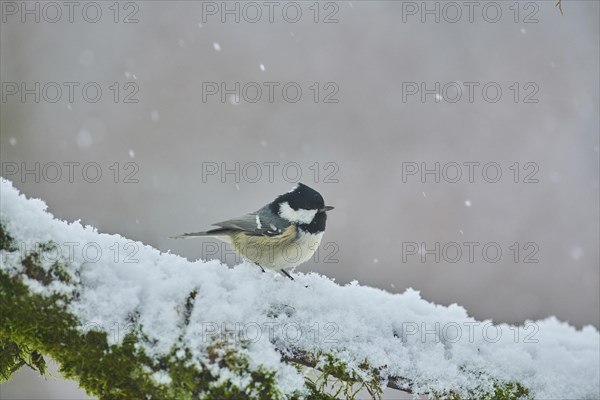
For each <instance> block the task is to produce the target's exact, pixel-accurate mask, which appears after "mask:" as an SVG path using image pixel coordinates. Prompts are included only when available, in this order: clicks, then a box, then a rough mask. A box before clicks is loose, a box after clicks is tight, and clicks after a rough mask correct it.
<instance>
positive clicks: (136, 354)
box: [0, 224, 528, 400]
mask: <svg viewBox="0 0 600 400" xmlns="http://www.w3.org/2000/svg"><path fill="white" fill-rule="evenodd" d="M47 246H52V244H51V243H48V244H47ZM0 250H2V251H3V252H4V255H6V254H8V253H15V254H16V252H17V251H18V249H17V246H15V243H14V242H13V240H12V239H11V237H10V233H9V232H6V230H5V227H4V225H3V224H0ZM11 260H19V261H18V262H19V263H20V265H19V266H11V267H18V268H14V269H13V270H16V271H20V272H19V273H17V274H15V275H12V276H11V275H9V274H7V273H6V272H5V269H3V270H1V271H0V305H1V306H2V309H1V314H0V321H1V324H0V379H1V380H2V381H5V380H8V379H10V377H11V376H12V374H13V373H14V372H15V371H17V370H18V369H19V368H21V367H23V366H25V365H27V366H29V367H31V368H33V369H35V370H37V371H39V372H40V373H42V374H43V373H45V362H44V358H43V356H49V357H52V358H53V359H55V360H56V361H58V362H59V364H60V371H61V373H62V374H63V375H64V376H65V377H68V378H73V379H75V380H77V381H78V382H79V384H80V386H81V387H82V388H84V389H85V390H86V392H87V393H88V394H90V395H94V396H98V397H100V398H103V399H123V398H128V399H131V398H135V399H144V398H146V399H150V398H153V399H157V398H160V399H183V398H194V397H199V398H210V399H246V398H248V399H249V398H261V399H280V398H282V397H284V395H283V393H281V391H280V390H279V389H278V386H277V382H276V376H275V373H274V372H273V371H268V370H265V369H263V368H258V369H254V370H252V369H251V368H250V363H249V360H248V359H246V358H245V357H244V356H242V355H240V352H239V349H238V348H236V347H234V346H232V345H230V344H228V343H226V342H222V341H215V342H214V343H213V344H212V345H211V346H209V347H208V356H207V358H206V360H205V363H200V364H198V363H197V360H196V362H195V363H194V362H192V360H191V355H190V352H189V349H187V348H186V345H185V343H183V342H182V341H180V344H179V345H178V348H174V349H172V351H171V352H170V354H167V355H165V356H163V357H161V358H160V359H159V360H156V359H151V358H150V357H148V356H147V355H145V354H144V352H143V350H141V348H142V347H141V346H137V345H136V344H137V343H138V342H139V341H141V340H144V336H143V332H142V331H143V329H142V327H140V326H136V322H135V321H133V325H134V329H132V330H131V331H130V332H129V333H128V334H127V335H126V337H125V338H124V340H123V341H122V343H120V344H110V343H109V341H108V338H107V333H106V332H104V331H97V330H87V331H85V330H81V329H79V328H78V327H80V325H81V324H80V321H78V320H77V318H76V317H75V316H74V315H72V314H71V313H69V311H68V304H69V302H71V301H73V298H76V296H77V294H76V291H75V294H74V295H73V296H71V297H70V296H68V295H59V294H54V295H50V296H42V295H39V294H35V293H32V292H31V291H30V290H29V288H28V286H27V285H26V284H25V283H24V281H23V280H24V279H32V280H35V281H37V282H39V284H41V285H44V286H47V285H49V284H51V283H52V282H54V281H60V282H62V283H64V284H67V285H72V286H73V287H75V288H76V287H77V283H76V280H75V279H74V277H72V276H70V275H69V273H68V272H67V271H68V269H67V268H66V266H65V265H61V264H60V263H59V262H55V263H54V264H52V265H51V266H50V267H44V266H43V265H42V263H41V262H40V256H39V254H37V253H29V254H27V255H26V256H23V257H21V258H19V257H12V258H11ZM2 262H7V261H6V260H5V257H3V260H2ZM11 262H14V261H11ZM196 295H197V292H196V291H193V292H191V293H190V295H189V296H188V298H187V301H186V303H185V304H184V305H183V307H182V314H183V315H182V321H183V323H185V324H188V323H189V316H190V313H191V310H192V308H193V307H194V300H195V297H196ZM238 346H239V344H238ZM242 346H243V344H242ZM285 360H286V361H287V362H290V363H295V364H302V365H304V366H311V367H316V368H318V369H319V370H320V371H322V374H321V375H319V377H318V378H317V379H310V378H308V377H307V378H306V392H304V393H295V394H292V395H291V396H289V397H292V398H301V397H304V398H310V399H331V398H338V397H340V396H343V397H344V398H353V397H354V396H356V394H357V393H358V390H361V389H362V390H365V391H367V392H368V393H369V394H370V395H371V396H372V397H373V398H379V397H380V396H381V393H382V384H383V382H386V381H387V380H388V377H382V376H380V375H379V371H378V370H377V369H375V368H372V367H371V366H370V365H369V362H368V360H365V361H364V362H363V363H361V364H360V365H359V366H358V367H355V368H351V367H349V366H348V365H345V364H344V363H343V362H341V361H340V360H339V359H337V358H336V357H335V356H334V355H332V354H328V353H322V352H319V353H317V354H312V355H311V354H303V355H300V356H299V358H295V359H294V358H288V359H285ZM215 366H218V367H219V368H222V369H227V370H228V372H229V373H230V374H231V375H230V376H234V377H235V376H239V377H242V376H244V377H247V376H250V377H251V383H250V384H249V385H248V386H246V387H245V388H244V390H241V389H240V388H239V387H238V386H236V385H235V384H234V383H233V382H232V381H233V380H232V379H225V380H223V379H220V377H219V376H216V375H215V374H214V373H213V372H211V371H214V368H209V367H215ZM156 373H161V374H163V375H164V374H166V375H167V376H168V379H160V381H159V380H157V379H156V378H155V376H156V375H155V374H156ZM391 386H393V385H392V384H391ZM430 396H431V397H434V398H448V399H460V397H459V396H458V395H456V394H453V393H445V394H437V393H431V394H430ZM526 397H528V391H527V389H526V388H524V387H523V386H522V385H520V384H519V383H516V382H498V383H497V384H495V386H494V391H493V392H492V393H489V396H486V398H487V399H494V400H506V399H521V398H526Z"/></svg>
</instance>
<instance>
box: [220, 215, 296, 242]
mask: <svg viewBox="0 0 600 400" xmlns="http://www.w3.org/2000/svg"><path fill="white" fill-rule="evenodd" d="M213 225H214V226H218V227H220V229H226V230H233V231H243V232H246V233H249V234H251V235H256V236H275V235H279V234H281V232H283V230H285V228H287V227H288V226H289V225H290V224H289V223H288V222H286V221H285V220H283V219H282V218H279V217H276V216H273V215H272V214H270V213H268V212H266V211H264V210H263V209H261V210H259V211H257V212H253V213H250V214H246V215H244V216H241V217H238V218H233V219H230V220H227V221H223V222H217V223H215V224H213ZM220 229H218V230H220ZM209 232H211V231H209Z"/></svg>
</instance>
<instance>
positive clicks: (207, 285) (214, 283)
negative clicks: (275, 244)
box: [0, 179, 600, 399]
mask: <svg viewBox="0 0 600 400" xmlns="http://www.w3.org/2000/svg"><path fill="white" fill-rule="evenodd" d="M0 189H1V200H2V202H1V204H2V209H1V213H0V219H1V221H2V223H3V224H4V225H5V226H6V228H7V230H8V232H10V233H11V235H12V236H13V238H14V239H15V241H16V242H17V243H18V244H19V245H20V246H23V248H25V249H34V248H35V245H36V244H37V243H45V242H47V241H49V240H53V241H54V242H56V243H58V244H59V245H60V244H64V243H67V242H76V243H77V246H73V245H71V248H74V249H75V250H74V251H71V252H68V251H66V250H65V251H63V252H62V257H65V258H66V257H68V261H69V263H68V265H69V268H70V270H69V272H70V273H71V275H72V277H73V279H74V281H75V283H74V284H73V285H72V286H69V285H67V284H65V283H61V282H54V283H52V284H51V285H48V286H43V285H41V284H40V283H39V282H37V281H34V280H31V279H24V280H23V282H24V283H25V284H26V285H27V286H28V287H29V288H30V290H31V291H33V292H36V293H40V294H42V295H51V294H53V293H56V292H60V293H65V294H69V293H73V292H74V290H75V288H76V287H77V289H78V291H79V292H80V296H79V297H78V298H76V299H75V298H73V299H72V301H71V302H70V303H69V310H70V311H71V312H72V313H73V314H74V315H76V316H77V317H78V319H79V321H80V329H82V330H83V329H89V327H90V326H91V325H92V324H95V325H94V326H95V327H96V328H95V329H103V330H105V331H106V332H107V333H109V335H114V337H115V341H116V342H120V341H121V340H122V339H123V337H124V333H126V332H127V331H128V329H129V328H130V327H131V322H130V318H131V317H132V316H136V320H137V323H138V324H139V325H140V326H141V327H142V330H143V332H144V334H145V335H147V337H148V338H149V341H148V342H140V343H139V345H140V346H142V347H143V349H144V351H145V352H146V353H147V354H149V355H150V356H158V355H161V354H165V353H168V352H169V351H170V350H171V349H173V348H176V345H177V343H179V341H178V339H179V338H180V337H182V338H183V343H185V344H186V345H187V346H188V350H189V351H191V354H192V356H193V361H194V362H195V363H198V364H199V363H200V362H201V361H202V360H206V357H207V348H208V346H209V345H210V344H211V342H212V340H214V339H216V338H221V339H223V338H224V337H225V336H227V337H228V338H229V340H230V341H232V342H233V343H238V341H240V340H242V339H246V340H247V342H248V343H249V344H248V347H247V348H246V349H241V348H240V351H241V352H242V353H243V354H246V355H247V356H248V357H249V359H250V362H251V366H253V367H257V366H264V367H265V368H267V369H270V370H274V371H276V373H277V382H278V385H279V386H280V388H281V390H283V392H284V393H290V392H292V391H294V390H303V383H304V378H303V376H302V372H298V371H297V370H296V369H295V368H294V367H293V366H291V365H289V364H286V363H284V362H282V361H281V354H288V355H289V354H292V353H293V352H297V351H302V352H315V351H317V350H322V351H325V352H329V353H332V354H335V355H336V356H337V357H338V358H340V359H341V360H343V361H345V362H346V363H348V365H353V366H356V365H358V364H360V363H361V362H362V361H363V360H364V359H365V358H367V359H368V360H369V362H370V364H371V366H374V367H378V368H381V372H382V374H384V375H390V376H402V377H405V378H408V379H410V380H412V381H413V382H414V386H413V391H415V392H416V393H425V392H430V391H432V390H456V391H457V392H459V393H460V392H463V393H464V392H465V391H466V390H469V389H475V388H476V387H478V386H481V385H483V386H484V387H485V386H486V385H487V387H491V386H492V385H493V382H494V380H504V381H518V382H520V383H521V384H523V385H525V386H526V387H527V388H529V389H530V391H531V393H532V394H533V396H534V397H535V398H544V399H560V398H578V399H579V398H581V399H586V398H587V399H592V398H598V397H600V389H599V388H600V382H599V369H600V367H599V366H600V356H599V353H600V348H599V343H600V335H599V333H598V330H597V329H596V328H594V327H592V326H586V327H584V328H583V329H582V330H576V329H575V328H574V327H572V326H570V325H568V324H567V323H565V322H561V321H558V320H557V319H556V318H554V317H550V318H547V319H545V320H540V321H528V323H526V324H525V325H523V326H519V327H516V326H509V325H506V324H499V325H493V324H492V322H491V321H476V320H475V319H473V318H471V317H469V316H468V314H467V311H466V310H465V309H464V308H463V307H461V306H459V305H456V304H453V305H450V306H448V307H445V306H439V305H435V304H433V303H430V302H428V301H426V300H425V299H423V298H421V295H420V294H419V292H418V291H415V290H412V289H408V290H407V291H406V292H404V293H403V294H391V293H389V292H386V291H383V290H380V289H375V288H371V287H366V286H361V285H359V284H358V283H357V282H352V283H350V284H348V285H345V286H342V285H339V284H336V283H335V282H333V281H332V280H331V279H329V278H327V277H324V276H322V275H320V274H318V273H309V274H296V275H295V279H296V280H295V281H291V280H289V279H287V278H286V277H284V276H280V275H279V274H274V273H269V272H267V273H261V272H260V269H258V268H257V267H256V266H254V265H251V264H248V263H242V264H240V265H237V266H236V267H235V268H232V269H230V268H228V267H227V266H226V265H223V264H222V263H220V262H219V261H215V260H213V261H202V260H198V261H195V262H189V261H187V260H186V259H184V258H182V257H179V256H177V255H174V254H170V253H161V252H159V251H158V250H156V249H154V248H152V247H150V246H146V245H144V244H143V243H140V242H133V241H131V240H128V239H127V238H124V237H122V236H119V235H108V234H103V233H99V232H97V231H96V230H95V229H94V228H93V227H91V226H85V227H84V226H82V225H81V224H80V223H79V222H78V221H75V222H72V223H67V222H64V221H59V220H56V219H54V218H53V216H52V215H51V214H50V213H48V212H47V211H46V205H45V204H44V203H43V202H42V201H41V200H36V199H29V200H27V199H26V198H25V196H23V195H20V194H19V192H18V190H17V189H15V188H13V186H12V184H11V183H10V182H9V181H7V180H4V179H2V182H1V187H0ZM90 243H94V244H95V245H97V248H100V249H101V252H100V254H99V257H95V254H94V253H93V252H92V251H90V252H89V254H87V255H86V254H85V253H84V252H82V251H81V250H82V249H83V248H84V247H85V246H86V245H88V244H90ZM61 247H63V246H61ZM88 247H90V246H88ZM94 247H95V248H96V246H94ZM132 248H133V249H134V250H135V251H132V250H131V249H132ZM116 249H119V250H120V251H118V252H116V251H115V250H116ZM20 256H21V254H20V252H13V253H6V252H5V251H3V252H2V264H1V266H0V270H1V271H2V273H5V274H9V275H11V276H15V275H17V274H19V273H20V272H21V271H20V270H19V268H20V263H18V262H15V261H16V260H18V258H19V257H20ZM96 258H98V259H97V260H96ZM50 265H51V261H50V260H48V261H45V263H44V265H43V266H44V267H49V266H50ZM194 290H196V291H197V295H196V297H195V299H194V307H193V308H192V311H191V313H190V315H189V324H188V325H186V324H184V323H183V322H182V309H184V308H185V304H186V301H187V299H188V297H189V294H190V293H191V292H192V291H194ZM115 326H118V327H119V328H120V329H118V330H116V331H115ZM115 332H117V333H118V334H115ZM178 354H180V355H183V352H181V350H179V352H178ZM465 367H466V369H467V370H466V371H463V369H464V368H465ZM211 368H218V367H217V366H212V367H211ZM215 372H218V373H219V374H220V375H219V376H220V378H221V379H226V378H228V377H230V375H229V372H228V371H226V370H217V369H216V370H215ZM154 378H155V379H156V381H157V382H159V383H164V384H168V383H169V382H170V378H169V376H168V373H167V372H162V371H161V372H157V373H155V374H154ZM235 379H237V380H238V384H240V385H242V387H245V385H247V384H248V383H249V377H242V378H239V377H236V378H235Z"/></svg>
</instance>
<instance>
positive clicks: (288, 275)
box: [279, 269, 294, 280]
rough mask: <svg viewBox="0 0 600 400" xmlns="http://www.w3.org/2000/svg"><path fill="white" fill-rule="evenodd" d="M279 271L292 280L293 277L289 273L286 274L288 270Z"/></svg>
mask: <svg viewBox="0 0 600 400" xmlns="http://www.w3.org/2000/svg"><path fill="white" fill-rule="evenodd" d="M279 272H281V273H282V274H284V275H285V276H287V277H288V278H290V279H291V280H294V278H293V277H292V276H291V275H290V274H288V272H287V271H286V270H285V269H280V270H279Z"/></svg>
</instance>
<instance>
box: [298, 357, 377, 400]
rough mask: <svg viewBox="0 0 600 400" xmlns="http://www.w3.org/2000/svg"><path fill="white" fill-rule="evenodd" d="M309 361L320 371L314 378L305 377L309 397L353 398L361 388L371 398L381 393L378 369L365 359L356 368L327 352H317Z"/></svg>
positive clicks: (375, 397)
mask: <svg viewBox="0 0 600 400" xmlns="http://www.w3.org/2000/svg"><path fill="white" fill-rule="evenodd" d="M311 363H312V364H314V365H315V366H316V368H317V369H318V370H319V371H321V374H320V375H319V377H318V378H317V379H316V380H312V379H309V378H306V386H307V387H308V389H309V391H310V394H309V396H308V398H309V399H329V398H339V396H341V395H343V397H344V398H346V399H354V398H356V396H357V395H358V393H359V392H360V391H361V390H366V391H367V392H368V393H369V395H370V396H371V397H372V398H373V399H380V398H381V395H382V393H383V389H382V379H381V376H380V375H379V371H378V370H377V369H376V368H372V367H371V366H370V365H369V362H368V361H367V360H366V359H365V360H364V361H363V362H361V363H360V364H359V365H358V367H357V368H351V367H349V366H348V365H346V364H344V363H343V362H342V361H340V360H339V359H337V358H336V357H335V356H334V355H332V354H328V353H318V354H317V355H316V356H315V357H314V358H313V359H312V360H311Z"/></svg>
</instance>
